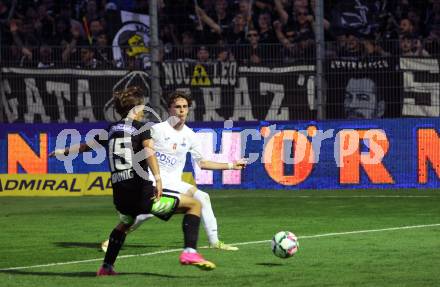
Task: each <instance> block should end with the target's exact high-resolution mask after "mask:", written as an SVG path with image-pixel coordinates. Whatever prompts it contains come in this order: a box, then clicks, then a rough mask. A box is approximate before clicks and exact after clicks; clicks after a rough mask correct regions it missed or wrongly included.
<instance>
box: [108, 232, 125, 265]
mask: <svg viewBox="0 0 440 287" xmlns="http://www.w3.org/2000/svg"><path fill="white" fill-rule="evenodd" d="M124 240H125V232H122V231H120V230H118V229H113V231H112V233H110V238H109V243H108V248H107V252H106V253H105V257H104V264H103V266H104V267H105V268H109V267H111V266H113V264H114V263H115V261H116V257H118V254H119V250H121V247H122V245H123V244H124Z"/></svg>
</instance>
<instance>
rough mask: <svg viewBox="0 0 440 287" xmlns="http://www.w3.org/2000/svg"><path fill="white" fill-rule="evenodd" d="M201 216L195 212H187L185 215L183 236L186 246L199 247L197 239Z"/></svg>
mask: <svg viewBox="0 0 440 287" xmlns="http://www.w3.org/2000/svg"><path fill="white" fill-rule="evenodd" d="M199 226H200V217H199V216H196V215H193V214H185V216H184V217H183V223H182V228H183V238H184V241H185V246H184V248H187V247H189V248H193V249H197V239H198V238H199Z"/></svg>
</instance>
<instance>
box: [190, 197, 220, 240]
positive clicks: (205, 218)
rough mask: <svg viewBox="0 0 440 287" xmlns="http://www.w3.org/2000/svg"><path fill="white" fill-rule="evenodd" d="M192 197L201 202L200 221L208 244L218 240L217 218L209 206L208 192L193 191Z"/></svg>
mask: <svg viewBox="0 0 440 287" xmlns="http://www.w3.org/2000/svg"><path fill="white" fill-rule="evenodd" d="M194 198H195V199H197V200H198V201H200V203H201V204H202V222H203V226H204V227H205V231H206V235H208V240H209V243H210V244H215V243H217V242H218V232H217V219H216V218H215V215H214V211H213V210H212V206H211V199H210V198H209V194H207V193H206V192H203V191H201V190H197V191H196V192H194Z"/></svg>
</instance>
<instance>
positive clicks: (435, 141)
mask: <svg viewBox="0 0 440 287" xmlns="http://www.w3.org/2000/svg"><path fill="white" fill-rule="evenodd" d="M417 150H418V163H419V165H418V166H419V167H418V170H419V172H418V179H419V183H427V182H428V161H429V162H430V163H431V166H432V167H433V169H434V170H435V172H436V174H437V177H438V178H440V137H439V135H438V134H437V131H436V130H434V129H419V130H418V131H417Z"/></svg>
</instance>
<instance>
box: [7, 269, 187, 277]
mask: <svg viewBox="0 0 440 287" xmlns="http://www.w3.org/2000/svg"><path fill="white" fill-rule="evenodd" d="M0 273H5V274H9V275H32V276H61V277H96V272H88V271H87V272H46V271H43V272H36V271H22V270H1V271H0ZM127 275H142V276H155V277H162V278H194V276H173V275H169V274H159V273H151V272H118V275H117V276H127Z"/></svg>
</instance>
